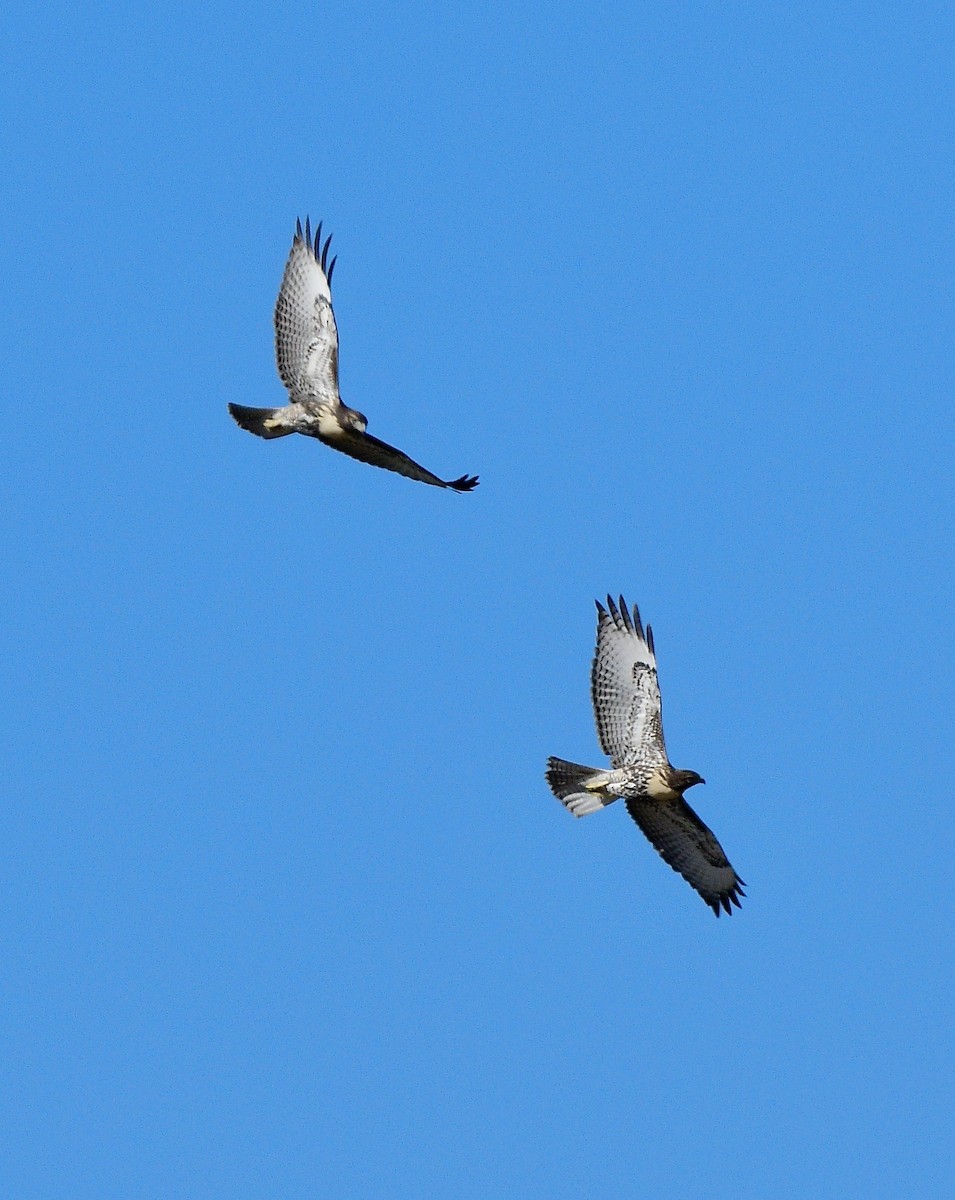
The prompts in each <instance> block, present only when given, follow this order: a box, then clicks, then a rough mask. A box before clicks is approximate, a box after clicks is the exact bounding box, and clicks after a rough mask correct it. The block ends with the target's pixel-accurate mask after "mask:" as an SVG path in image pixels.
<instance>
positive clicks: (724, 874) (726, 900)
mask: <svg viewBox="0 0 955 1200" xmlns="http://www.w3.org/2000/svg"><path fill="white" fill-rule="evenodd" d="M626 805H627V812H628V813H629V814H630V816H631V817H633V819H634V820H635V821H636V823H637V824H638V825H639V826H640V828H641V829H642V830H643V832H644V833H645V834H646V836H647V837H648V838H649V840H650V841H651V842H652V843H653V845H654V846H655V847H656V849H657V851H658V852H659V854H660V856H661V857H662V858H663V860H664V862H667V863H669V864H670V866H671V867H672V868H673V869H674V871H679V873H680V874H681V875H682V876H683V878H684V879H685V880H686V881H687V883H688V884H689V885H690V886H691V887H693V888H695V889H696V890H697V891H698V892H699V893H700V895H701V896H702V897H703V899H704V900H705V901H706V903H707V904H708V905H709V906H710V908H712V910H713V911H714V912H715V913H716V915H717V916H719V915H720V908H721V906H722V908H723V909H724V910H725V911H726V912H728V913H730V912H732V911H733V909H732V907H731V905H732V904H735V905H736V907H737V908H739V907H740V903H739V898H740V897H741V896H744V895H745V893H744V892H743V888H744V887H745V884H744V883H743V881H742V879H740V877H739V876H738V875H737V874H736V872H735V871H734V870H733V868H732V867H731V866H730V862H729V859H728V858H727V857H726V855H725V854H724V853H723V847H722V846H721V845H720V844H719V842H718V841H717V840H716V838H715V836H714V835H713V831H712V830H711V829H708V828H707V827H706V825H704V824H703V822H702V821H701V820H700V818H699V817H698V816H697V815H696V813H695V812H694V811H693V809H692V808H690V806H689V804H687V802H686V801H685V800H683V799H680V800H649V799H643V798H638V799H636V800H627V801H626Z"/></svg>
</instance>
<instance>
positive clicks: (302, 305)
mask: <svg viewBox="0 0 955 1200" xmlns="http://www.w3.org/2000/svg"><path fill="white" fill-rule="evenodd" d="M331 240H332V239H331V236H329V237H328V238H326V240H325V244H324V246H323V245H322V226H321V224H319V226H318V229H316V231H315V240H314V241H313V240H312V231H311V228H310V226H309V221H308V218H307V217H306V218H305V232H304V233H303V232H302V222H301V221H296V223H295V237H294V238H293V239H292V249H291V251H290V252H289V256H288V262H287V263H286V264H285V274H284V275H283V277H282V286H281V288H280V289H279V298H278V300H277V301H276V302H275V359H276V362H277V364H278V368H279V374H280V375H281V376H282V382H283V383H284V384H285V386H286V387H287V388H288V390H289V392H290V394H291V397H292V399H293V400H295V401H298V400H317V401H319V402H320V403H323V404H328V405H331V406H332V407H334V406H335V405H337V404H338V402H339V397H338V327H337V326H336V324H335V314H334V312H333V311H332V293H331V282H332V272H333V271H334V269H335V262H336V260H335V259H334V258H333V259H332V261H331V262H329V261H328V246H329V243H330V242H331Z"/></svg>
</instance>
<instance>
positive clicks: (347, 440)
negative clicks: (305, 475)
mask: <svg viewBox="0 0 955 1200" xmlns="http://www.w3.org/2000/svg"><path fill="white" fill-rule="evenodd" d="M319 436H320V437H321V440H322V441H323V442H324V443H325V444H326V445H327V446H334V448H335V449H336V450H341V452H342V453H343V454H350V455H351V457H352V458H357V459H360V460H361V461H362V462H366V463H371V464H372V466H374V467H384V468H385V470H386V471H397V472H398V474H399V475H406V476H407V477H408V478H409V479H417V480H420V482H421V483H430V484H433V485H434V486H435V487H442V488H453V489H454V490H455V491H456V492H470V491H471V490H472V489H473V488H476V487H477V484H478V478H477V476H476V475H462V476H461V477H460V478H459V479H439V478H438V476H437V475H434V474H432V473H431V471H428V470H427V469H426V468H425V467H422V466H421V465H420V463H416V462H415V461H414V459H413V458H409V457H408V455H407V454H405V453H403V451H401V450H397V449H395V447H394V446H389V445H388V443H387V442H383V441H381V440H380V439H379V438H376V437H372V435H371V434H370V433H363V432H361V431H359V430H357V429H349V428H344V429H342V430H341V432H340V433H339V432H337V431H336V432H335V433H334V434H333V435H331V436H326V435H319Z"/></svg>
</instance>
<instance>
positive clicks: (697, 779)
mask: <svg viewBox="0 0 955 1200" xmlns="http://www.w3.org/2000/svg"><path fill="white" fill-rule="evenodd" d="M667 782H668V783H669V784H670V787H672V788H673V790H674V791H675V792H679V793H680V795H681V796H682V795H683V793H684V792H685V791H686V789H687V788H691V787H693V785H694V784H695V783H706V780H705V779H704V778H703V776H702V775H697V773H696V771H677V770H675V769H674V771H673V772H672V774H671V775H670V778H669V779H668V780H667Z"/></svg>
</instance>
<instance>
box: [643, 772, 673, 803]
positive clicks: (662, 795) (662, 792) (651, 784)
mask: <svg viewBox="0 0 955 1200" xmlns="http://www.w3.org/2000/svg"><path fill="white" fill-rule="evenodd" d="M679 794H680V793H679V792H675V791H674V790H673V788H671V787H670V786H669V785H668V784H667V782H666V776H665V774H664V772H663V770H662V769H661V768H660V767H657V769H656V770H655V771H654V772H653V774H652V775H651V776H650V778H649V779H648V780H647V795H648V796H649V797H650V798H651V799H652V800H676V798H677V797H678V796H679Z"/></svg>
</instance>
